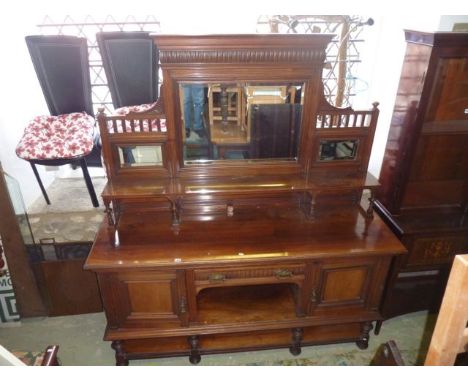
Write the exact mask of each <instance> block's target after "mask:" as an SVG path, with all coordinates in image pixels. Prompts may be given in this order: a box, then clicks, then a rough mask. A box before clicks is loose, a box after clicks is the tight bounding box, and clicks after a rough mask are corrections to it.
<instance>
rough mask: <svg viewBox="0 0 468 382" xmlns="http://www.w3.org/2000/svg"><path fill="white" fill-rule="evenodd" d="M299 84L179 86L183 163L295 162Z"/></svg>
mask: <svg viewBox="0 0 468 382" xmlns="http://www.w3.org/2000/svg"><path fill="white" fill-rule="evenodd" d="M303 94H304V85H303V84H300V83H298V84H291V83H288V84H284V83H274V84H271V83H261V84H252V83H229V84H223V83H203V84H192V83H181V84H180V85H179V97H180V110H181V116H180V117H181V120H180V126H181V129H182V136H183V142H184V161H185V164H200V163H209V162H212V161H214V160H216V161H223V160H234V159H237V160H239V159H240V160H245V161H257V160H266V159H267V160H268V159H269V160H271V159H281V160H293V161H294V160H296V159H297V147H298V143H299V136H300V127H301V113H302V104H303Z"/></svg>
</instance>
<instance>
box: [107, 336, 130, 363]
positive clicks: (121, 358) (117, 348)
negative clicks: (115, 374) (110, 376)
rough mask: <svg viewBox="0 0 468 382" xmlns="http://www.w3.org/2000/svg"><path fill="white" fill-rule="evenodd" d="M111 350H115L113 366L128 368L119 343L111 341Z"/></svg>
mask: <svg viewBox="0 0 468 382" xmlns="http://www.w3.org/2000/svg"><path fill="white" fill-rule="evenodd" d="M111 348H112V349H114V350H115V365H116V366H128V359H127V356H126V354H125V352H124V350H123V346H122V342H121V341H112V344H111Z"/></svg>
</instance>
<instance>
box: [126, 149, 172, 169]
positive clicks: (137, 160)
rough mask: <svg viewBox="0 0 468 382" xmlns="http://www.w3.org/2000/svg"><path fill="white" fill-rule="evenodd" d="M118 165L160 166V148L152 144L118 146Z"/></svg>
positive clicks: (161, 160)
mask: <svg viewBox="0 0 468 382" xmlns="http://www.w3.org/2000/svg"><path fill="white" fill-rule="evenodd" d="M118 151H119V159H120V167H123V168H125V167H143V166H162V165H163V158H162V149H161V146H159V145H152V146H142V145H139V146H120V147H118Z"/></svg>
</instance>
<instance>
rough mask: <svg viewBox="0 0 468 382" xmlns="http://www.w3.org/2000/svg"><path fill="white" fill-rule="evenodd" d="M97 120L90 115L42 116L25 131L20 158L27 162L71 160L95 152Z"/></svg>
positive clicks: (20, 147) (18, 151)
mask: <svg viewBox="0 0 468 382" xmlns="http://www.w3.org/2000/svg"><path fill="white" fill-rule="evenodd" d="M94 124H95V121H94V118H93V117H91V116H90V115H88V114H86V113H70V114H62V115H58V116H45V115H43V116H38V117H36V118H34V119H33V120H32V121H31V122H29V124H28V126H27V127H26V129H25V130H24V134H23V137H22V138H21V140H20V142H19V143H18V146H17V147H16V155H18V156H19V157H20V158H22V159H26V160H35V159H36V160H40V159H42V160H48V159H71V158H75V157H81V156H83V155H87V154H89V153H90V152H91V150H92V149H93V145H94V142H93V133H94Z"/></svg>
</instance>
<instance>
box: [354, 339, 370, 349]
mask: <svg viewBox="0 0 468 382" xmlns="http://www.w3.org/2000/svg"><path fill="white" fill-rule="evenodd" d="M356 345H357V347H358V348H359V349H361V350H365V349H367V348H368V347H369V341H368V340H367V339H366V340H359V341H356Z"/></svg>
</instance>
